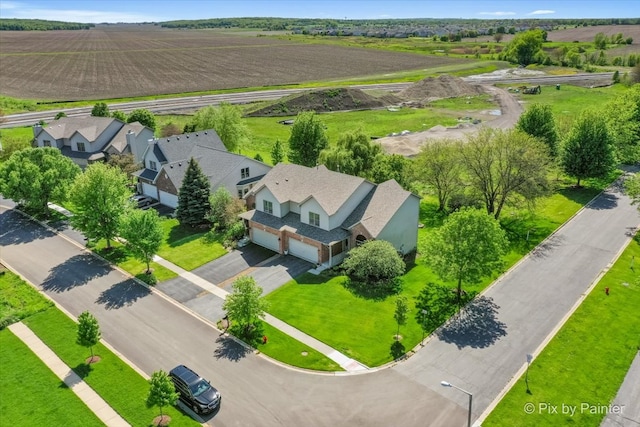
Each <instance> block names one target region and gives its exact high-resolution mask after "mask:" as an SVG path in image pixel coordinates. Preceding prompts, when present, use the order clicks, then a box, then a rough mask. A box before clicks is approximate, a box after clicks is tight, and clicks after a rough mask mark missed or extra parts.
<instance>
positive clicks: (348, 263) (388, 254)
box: [342, 240, 406, 297]
mask: <svg viewBox="0 0 640 427" xmlns="http://www.w3.org/2000/svg"><path fill="white" fill-rule="evenodd" d="M342 267H343V269H344V271H345V273H346V274H347V276H349V281H348V282H347V286H348V287H349V288H351V289H352V290H354V291H356V292H357V293H358V294H360V295H362V296H369V297H381V296H383V295H384V294H391V293H396V292H399V291H400V289H401V286H402V282H401V280H400V276H402V275H403V274H404V272H405V268H406V266H405V264H404V262H403V261H402V258H401V256H400V255H399V254H398V252H397V251H396V249H395V248H394V247H393V245H392V244H391V243H389V242H387V241H384V240H372V241H369V242H366V243H364V244H363V245H362V246H359V247H357V248H355V249H352V250H351V252H349V255H348V256H347V258H346V260H345V261H344V262H343V263H342ZM372 288H373V289H372Z"/></svg>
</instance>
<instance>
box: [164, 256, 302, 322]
mask: <svg viewBox="0 0 640 427" xmlns="http://www.w3.org/2000/svg"><path fill="white" fill-rule="evenodd" d="M313 267H314V266H313V264H311V263H309V262H307V261H304V260H301V259H299V258H296V257H293V256H281V255H278V254H277V253H275V252H273V251H271V250H269V249H265V248H263V247H261V246H258V245H254V244H249V245H248V246H246V247H244V248H240V249H237V250H234V251H232V252H230V253H228V254H227V255H224V256H222V257H220V258H218V259H216V260H213V261H211V262H209V263H207V264H205V265H203V266H202V267H198V268H196V269H195V270H193V271H192V273H193V274H195V275H196V276H199V277H201V278H203V279H205V280H207V281H209V282H211V283H213V284H214V285H216V286H218V287H220V288H221V289H224V290H225V291H227V292H231V291H232V289H231V285H232V284H233V281H234V280H235V279H236V278H237V277H239V276H242V275H249V276H251V277H253V278H254V279H255V280H256V283H257V284H258V286H260V287H261V288H262V289H263V295H266V294H268V293H269V292H272V291H273V290H275V289H277V288H278V287H280V286H282V285H283V284H285V283H287V282H288V281H289V280H291V279H292V278H294V277H296V276H299V275H300V274H302V273H304V272H306V271H308V270H309V269H311V268H313ZM155 287H156V289H158V290H159V291H161V292H163V293H164V294H166V295H168V296H169V297H171V298H172V299H174V300H176V301H178V302H179V303H181V304H183V305H185V306H186V307H188V308H189V309H191V310H192V311H194V312H196V313H198V314H199V315H200V316H202V317H204V318H205V319H207V320H210V321H212V322H214V323H215V322H217V321H218V320H220V319H222V318H223V317H224V316H225V312H224V310H223V309H222V303H223V302H224V301H223V300H222V299H221V298H220V297H218V296H216V295H213V294H211V293H210V292H207V291H206V290H205V289H203V288H201V287H200V286H198V285H196V284H195V283H192V282H190V281H188V280H187V279H185V278H183V277H176V278H175V279H170V280H167V281H165V282H162V283H159V284H158V285H156V286H155Z"/></svg>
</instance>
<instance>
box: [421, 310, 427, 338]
mask: <svg viewBox="0 0 640 427" xmlns="http://www.w3.org/2000/svg"><path fill="white" fill-rule="evenodd" d="M420 313H422V325H420V326H422V341H420V345H422V346H423V347H424V327H425V325H424V322H425V319H426V317H427V313H428V311H427V310H425V309H424V308H423V309H422V310H420Z"/></svg>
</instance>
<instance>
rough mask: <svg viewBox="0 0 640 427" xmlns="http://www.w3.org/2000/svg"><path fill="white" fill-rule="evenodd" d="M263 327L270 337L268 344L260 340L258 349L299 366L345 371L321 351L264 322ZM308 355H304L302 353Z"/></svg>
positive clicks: (316, 369)
mask: <svg viewBox="0 0 640 427" xmlns="http://www.w3.org/2000/svg"><path fill="white" fill-rule="evenodd" d="M262 329H263V332H264V334H265V335H266V336H267V338H268V342H267V344H262V342H260V343H259V344H258V345H257V349H258V350H260V352H262V353H264V354H265V355H267V356H269V357H271V358H273V359H276V360H279V361H280V362H283V363H286V364H287V365H291V366H296V367H298V368H304V369H311V370H314V371H332V372H334V371H343V369H342V368H341V367H340V365H338V364H337V363H335V362H334V361H333V360H331V359H329V358H328V357H326V356H325V355H323V354H322V353H320V352H319V351H316V350H314V349H312V348H311V347H308V346H306V345H305V344H303V343H301V342H300V341H298V340H296V339H294V338H291V337H290V336H289V335H287V334H285V333H283V332H281V331H280V330H279V329H276V328H274V327H273V326H271V325H269V324H268V323H265V322H262ZM303 352H306V353H307V355H306V356H303V355H302V353H303Z"/></svg>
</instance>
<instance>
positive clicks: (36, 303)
mask: <svg viewBox="0 0 640 427" xmlns="http://www.w3.org/2000/svg"><path fill="white" fill-rule="evenodd" d="M52 305H53V303H52V302H51V301H49V300H48V299H46V298H45V297H43V296H42V295H40V293H39V292H38V291H37V290H36V289H35V288H32V287H31V286H30V285H29V284H28V283H27V282H25V281H24V280H22V279H21V278H20V277H18V276H17V275H15V274H13V273H12V272H11V271H8V270H5V269H4V267H3V266H2V265H1V264H0V329H3V328H5V327H6V326H7V325H10V324H11V323H15V322H18V321H20V320H22V319H24V318H25V317H29V316H31V315H32V314H35V313H38V312H40V311H43V310H46V309H47V308H49V307H51V306H52Z"/></svg>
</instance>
